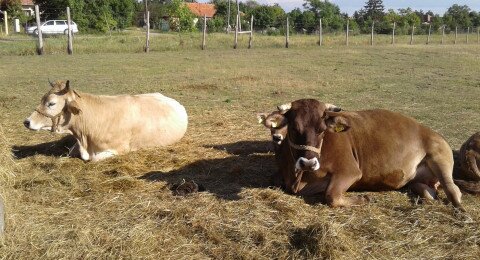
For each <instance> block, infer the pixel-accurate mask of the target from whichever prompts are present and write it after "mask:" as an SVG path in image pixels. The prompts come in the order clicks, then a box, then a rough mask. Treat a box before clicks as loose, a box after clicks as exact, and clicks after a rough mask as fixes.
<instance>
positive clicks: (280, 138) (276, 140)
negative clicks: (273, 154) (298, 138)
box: [272, 134, 283, 144]
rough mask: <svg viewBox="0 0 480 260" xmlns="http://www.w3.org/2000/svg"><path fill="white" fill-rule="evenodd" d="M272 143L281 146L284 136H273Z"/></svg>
mask: <svg viewBox="0 0 480 260" xmlns="http://www.w3.org/2000/svg"><path fill="white" fill-rule="evenodd" d="M272 141H273V142H274V143H276V144H281V143H282V141H283V135H281V134H273V135H272Z"/></svg>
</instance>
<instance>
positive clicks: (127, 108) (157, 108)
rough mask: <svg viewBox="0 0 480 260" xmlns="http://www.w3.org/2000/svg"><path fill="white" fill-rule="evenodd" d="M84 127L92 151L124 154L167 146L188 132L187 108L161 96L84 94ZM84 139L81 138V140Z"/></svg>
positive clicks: (79, 121) (77, 124)
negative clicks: (109, 151)
mask: <svg viewBox="0 0 480 260" xmlns="http://www.w3.org/2000/svg"><path fill="white" fill-rule="evenodd" d="M78 102H81V109H82V113H81V114H80V116H79V117H80V118H81V119H78V122H77V123H76V125H75V127H74V128H81V129H82V132H83V133H84V135H86V136H87V137H86V139H87V140H88V145H87V146H88V148H87V150H88V151H89V152H94V153H97V152H99V151H106V150H111V151H115V153H118V154H122V153H125V152H129V151H135V150H138V149H141V148H146V147H157V146H166V145H170V144H173V143H175V142H177V141H178V140H180V139H181V138H182V137H183V136H184V134H185V132H186V130H187V124H188V117H187V113H186V111H185V108H184V107H183V106H182V105H181V104H180V103H178V102H177V101H176V100H174V99H172V98H169V97H166V96H164V95H162V94H160V93H150V94H141V95H121V96H94V95H89V94H84V93H81V98H80V99H79V101H78ZM78 138H80V139H81V137H78Z"/></svg>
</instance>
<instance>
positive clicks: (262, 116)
mask: <svg viewBox="0 0 480 260" xmlns="http://www.w3.org/2000/svg"><path fill="white" fill-rule="evenodd" d="M267 116H268V114H267V113H258V114H257V119H258V123H259V124H265V119H267Z"/></svg>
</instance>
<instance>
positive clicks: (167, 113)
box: [131, 93, 188, 150]
mask: <svg viewBox="0 0 480 260" xmlns="http://www.w3.org/2000/svg"><path fill="white" fill-rule="evenodd" d="M134 99H135V103H136V104H137V105H138V107H139V108H140V115H141V118H139V120H135V121H136V124H137V125H136V126H134V127H135V129H136V131H137V134H136V135H134V136H133V138H132V141H131V148H132V150H136V149H139V148H142V147H154V146H165V145H170V144H173V143H175V142H177V141H178V140H180V139H181V138H182V137H183V136H184V135H185V132H186V131H187V125H188V116H187V112H186V110H185V107H183V106H182V105H181V104H180V103H179V102H178V101H176V100H174V99H172V98H169V97H166V96H164V95H162V94H160V93H151V94H142V95H136V96H134Z"/></svg>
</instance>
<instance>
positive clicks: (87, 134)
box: [68, 93, 100, 150]
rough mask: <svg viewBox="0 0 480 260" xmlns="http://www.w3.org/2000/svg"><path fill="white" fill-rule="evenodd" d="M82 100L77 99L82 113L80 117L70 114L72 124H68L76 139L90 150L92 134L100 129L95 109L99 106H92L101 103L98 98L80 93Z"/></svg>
mask: <svg viewBox="0 0 480 260" xmlns="http://www.w3.org/2000/svg"><path fill="white" fill-rule="evenodd" d="M79 94H80V96H81V97H80V98H77V99H75V101H76V102H77V105H78V108H79V109H80V110H81V113H80V114H78V115H73V114H70V116H71V118H70V122H69V123H68V126H69V127H68V130H70V131H71V132H72V133H73V135H74V136H75V138H76V139H77V140H78V141H79V143H80V145H82V147H83V148H84V149H86V150H88V146H89V140H91V138H92V134H93V131H94V129H95V128H97V127H99V125H98V123H99V122H97V115H96V113H95V108H97V109H98V106H92V104H94V103H100V101H99V98H98V96H95V95H91V94H86V93H79ZM97 113H98V111H97Z"/></svg>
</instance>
